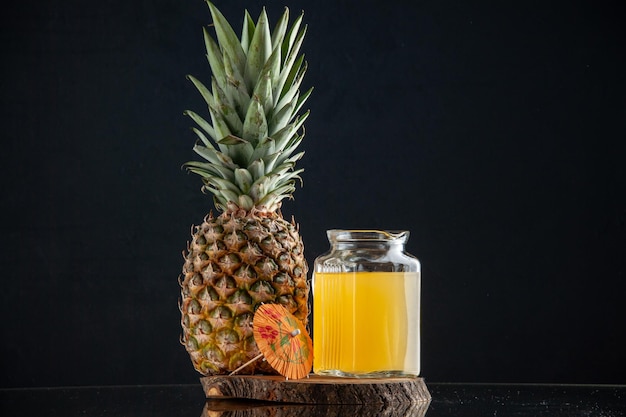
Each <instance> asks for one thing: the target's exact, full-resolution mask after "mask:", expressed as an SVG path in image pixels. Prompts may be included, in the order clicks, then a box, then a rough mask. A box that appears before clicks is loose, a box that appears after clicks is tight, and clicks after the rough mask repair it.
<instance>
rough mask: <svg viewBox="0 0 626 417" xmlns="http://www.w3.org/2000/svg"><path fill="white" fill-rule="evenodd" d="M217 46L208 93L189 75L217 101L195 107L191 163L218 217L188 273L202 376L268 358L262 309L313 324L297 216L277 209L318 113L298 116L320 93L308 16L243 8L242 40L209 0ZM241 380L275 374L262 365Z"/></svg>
mask: <svg viewBox="0 0 626 417" xmlns="http://www.w3.org/2000/svg"><path fill="white" fill-rule="evenodd" d="M207 3H208V6H209V9H210V13H211V16H212V19H213V26H214V29H215V34H216V40H214V39H213V37H212V36H211V35H210V34H209V32H208V30H207V29H206V28H205V29H204V40H205V45H206V50H207V58H208V61H209V65H210V68H211V72H212V75H213V76H212V79H211V84H210V88H207V87H206V86H205V85H204V84H203V83H202V82H200V81H199V80H198V79H196V78H195V77H193V76H188V78H189V80H191V82H192V83H193V84H194V86H195V87H196V88H197V90H198V91H199V92H200V94H201V95H202V97H203V98H204V100H205V101H206V103H207V105H208V116H209V117H208V118H203V117H202V116H201V115H199V114H198V113H195V112H193V111H190V110H187V111H185V114H186V115H187V116H189V117H190V118H191V119H192V120H193V121H194V122H195V124H196V125H197V127H194V128H192V129H193V131H194V132H195V134H196V135H197V137H198V141H197V142H196V145H195V147H194V151H195V152H196V153H197V154H198V155H199V156H200V157H202V160H201V161H191V162H187V163H185V164H184V167H186V169H187V170H188V171H190V172H193V173H195V174H198V175H200V177H201V179H202V182H203V186H202V191H203V192H206V193H209V194H211V195H212V196H213V202H214V205H215V208H216V209H217V211H218V212H220V214H219V215H218V216H214V215H213V213H212V212H210V213H209V214H208V215H207V216H206V217H205V218H204V221H203V223H202V224H200V225H198V226H194V227H192V239H191V242H190V243H188V244H187V250H186V251H185V252H184V258H185V261H184V265H183V271H182V275H181V276H180V278H179V281H180V286H181V300H180V302H179V308H180V311H181V315H182V319H181V325H182V329H183V332H182V337H181V343H182V344H183V345H184V346H185V347H186V349H187V351H188V353H189V355H190V357H191V360H192V362H193V365H194V367H195V369H196V370H197V371H198V372H200V373H201V374H203V375H220V374H226V373H229V372H231V371H233V370H235V369H236V368H238V367H239V366H240V365H242V364H244V363H246V362H247V361H249V360H250V359H252V358H254V357H255V356H257V355H258V354H259V350H258V348H257V346H256V344H255V341H254V337H253V335H252V319H253V315H254V312H255V310H256V308H257V307H258V306H259V305H260V303H279V304H282V305H284V306H285V307H286V308H287V309H288V310H289V311H290V312H291V313H293V314H294V315H295V316H296V317H297V318H298V319H299V320H301V321H302V323H303V324H304V325H305V326H306V325H307V323H308V314H309V307H308V296H309V282H308V281H307V272H308V267H307V263H306V260H305V258H304V246H303V243H302V238H301V237H300V235H299V231H298V227H297V225H296V224H295V222H294V220H293V219H292V220H291V221H287V220H285V219H284V218H283V216H282V214H281V212H280V207H281V202H282V200H283V199H285V198H291V197H292V193H293V192H294V190H295V183H296V180H300V176H299V174H300V173H301V172H302V169H295V168H294V166H295V163H296V161H298V160H299V159H300V158H301V157H302V155H303V152H298V153H296V152H295V151H296V148H297V147H298V145H299V144H300V142H301V141H302V139H303V137H304V131H303V123H304V121H305V120H306V119H307V117H308V114H309V112H308V111H307V112H305V113H303V114H299V113H300V110H301V108H302V106H303V104H304V102H305V101H306V99H307V98H308V97H309V95H310V93H311V89H309V90H308V91H307V92H306V93H304V94H300V91H299V87H300V84H301V82H302V78H303V76H304V74H305V72H306V68H307V64H306V62H305V61H304V56H303V55H299V50H300V46H301V44H302V41H303V38H304V35H305V33H306V26H305V25H302V14H301V15H300V16H299V17H298V18H297V19H295V20H294V22H293V23H292V25H291V27H289V9H287V8H285V10H284V13H283V14H282V16H281V18H280V19H279V21H278V22H277V24H276V26H275V27H274V30H273V31H270V27H269V23H268V18H267V14H266V11H265V9H263V10H262V12H261V14H260V16H259V18H258V20H257V21H256V23H255V22H254V20H253V19H252V18H251V16H250V14H249V13H248V11H246V12H245V15H244V22H243V31H242V33H241V37H238V36H237V35H236V34H235V32H234V31H233V29H232V27H231V26H230V24H229V23H228V22H227V20H226V19H225V17H224V16H223V14H222V13H221V12H220V11H219V10H218V9H217V8H216V7H215V6H214V5H213V4H211V3H210V2H207ZM241 372H242V373H275V372H274V371H273V369H272V368H271V367H270V366H269V365H268V364H267V363H266V362H265V361H256V362H253V363H252V364H250V365H249V366H247V367H246V368H244V369H243V370H242V371H241Z"/></svg>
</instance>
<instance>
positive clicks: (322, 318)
mask: <svg viewBox="0 0 626 417" xmlns="http://www.w3.org/2000/svg"><path fill="white" fill-rule="evenodd" d="M419 302H420V277H419V273H418V272H355V273H343V272H341V273H318V272H316V273H315V276H314V285H313V350H314V359H313V371H314V372H315V373H318V374H334V375H346V376H367V374H372V376H377V375H375V374H381V375H385V374H389V375H393V374H410V375H419V372H420V335H419V321H420V317H419V311H420V306H419Z"/></svg>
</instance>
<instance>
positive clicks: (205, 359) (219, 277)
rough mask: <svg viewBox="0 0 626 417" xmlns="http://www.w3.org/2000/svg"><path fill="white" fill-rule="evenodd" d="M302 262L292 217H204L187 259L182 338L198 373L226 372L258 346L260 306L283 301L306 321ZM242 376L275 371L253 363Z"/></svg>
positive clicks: (239, 214) (306, 285) (236, 214)
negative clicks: (255, 321) (255, 333)
mask: <svg viewBox="0 0 626 417" xmlns="http://www.w3.org/2000/svg"><path fill="white" fill-rule="evenodd" d="M307 271H308V267H307V263H306V259H305V258H304V245H303V243H302V239H301V237H300V235H299V233H298V228H297V226H296V225H295V223H293V222H291V223H290V222H288V221H286V220H285V219H283V218H282V217H281V216H280V215H279V214H277V213H270V214H267V213H254V212H252V213H247V212H244V211H235V212H231V213H222V214H221V215H220V216H218V217H213V216H212V215H209V216H207V217H206V218H205V220H204V222H203V223H202V224H201V225H199V226H196V227H195V230H194V233H193V235H192V240H191V243H190V244H189V248H188V249H187V252H186V256H185V264H184V266H183V276H184V278H183V280H182V283H181V287H182V297H183V298H182V304H181V312H182V326H183V339H182V342H183V344H184V345H185V347H186V348H187V351H188V352H189V354H190V356H191V360H192V363H193V365H194V367H195V369H196V370H197V371H198V372H200V373H201V374H203V375H214V374H225V373H230V372H232V371H233V370H235V369H237V368H238V367H239V366H241V365H242V364H244V363H245V362H247V361H249V360H250V359H252V358H254V357H255V356H257V355H258V354H259V351H258V349H257V347H256V344H255V342H254V337H253V335H252V319H253V315H254V312H255V311H256V309H257V308H258V306H259V305H260V303H278V304H282V305H283V306H285V307H286V308H287V310H289V311H290V312H291V313H293V314H294V316H296V317H297V318H298V319H300V320H301V321H302V322H303V323H304V324H305V325H306V324H307V322H308V313H309V308H308V294H309V283H308V282H307ZM242 372H243V373H275V371H274V370H273V369H272V368H271V367H270V366H269V365H268V364H267V362H265V361H256V362H253V363H252V364H251V365H249V366H248V367H247V368H246V369H244V370H242Z"/></svg>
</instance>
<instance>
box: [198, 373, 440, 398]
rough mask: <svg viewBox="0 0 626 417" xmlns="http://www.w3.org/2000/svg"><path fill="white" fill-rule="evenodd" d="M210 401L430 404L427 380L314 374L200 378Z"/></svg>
mask: <svg viewBox="0 0 626 417" xmlns="http://www.w3.org/2000/svg"><path fill="white" fill-rule="evenodd" d="M200 382H201V383H202V388H203V389H204V393H205V394H206V397H207V398H209V399H232V398H238V399H249V400H257V401H272V402H280V403H291V404H294V403H295V404H398V405H401V404H409V405H411V404H420V403H425V402H430V399H431V396H430V392H428V389H427V388H426V383H425V382H424V379H423V378H417V377H415V378H410V377H406V378H363V379H356V378H354V379H353V378H338V377H327V376H319V375H310V376H309V377H308V378H303V379H297V380H286V379H285V378H284V377H281V376H270V375H233V376H223V375H222V376H210V377H203V378H200Z"/></svg>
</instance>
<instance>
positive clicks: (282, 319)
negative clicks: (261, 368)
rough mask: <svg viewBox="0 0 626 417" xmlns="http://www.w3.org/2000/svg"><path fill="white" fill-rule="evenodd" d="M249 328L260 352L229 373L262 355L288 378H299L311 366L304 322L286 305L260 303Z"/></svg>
mask: <svg viewBox="0 0 626 417" xmlns="http://www.w3.org/2000/svg"><path fill="white" fill-rule="evenodd" d="M252 331H253V334H254V341H255V342H256V344H257V347H258V348H259V351H261V355H259V356H257V357H255V358H253V359H252V360H251V361H249V362H248V363H246V364H244V365H242V366H241V367H239V368H238V369H236V370H235V371H233V372H232V373H231V375H232V374H234V373H236V372H237V371H239V370H240V369H243V368H244V367H246V366H247V365H248V364H250V363H251V362H254V361H255V360H258V359H260V358H261V357H265V360H266V361H267V362H268V363H269V364H270V365H271V366H272V368H274V369H275V370H276V371H277V372H278V373H279V374H281V375H283V376H284V377H286V378H288V379H300V378H304V377H305V376H307V375H308V374H309V372H310V371H311V366H312V365H313V342H312V341H311V337H310V336H309V334H308V333H307V331H306V328H305V327H304V325H303V324H302V323H301V322H300V320H298V319H296V318H295V317H294V315H293V314H291V313H290V312H289V311H287V309H286V308H285V307H283V306H282V305H280V304H261V305H260V306H259V308H258V309H257V311H256V313H254V319H253V322H252Z"/></svg>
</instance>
